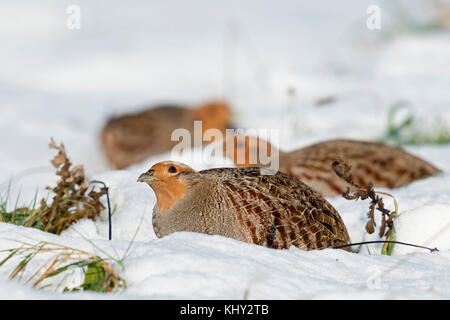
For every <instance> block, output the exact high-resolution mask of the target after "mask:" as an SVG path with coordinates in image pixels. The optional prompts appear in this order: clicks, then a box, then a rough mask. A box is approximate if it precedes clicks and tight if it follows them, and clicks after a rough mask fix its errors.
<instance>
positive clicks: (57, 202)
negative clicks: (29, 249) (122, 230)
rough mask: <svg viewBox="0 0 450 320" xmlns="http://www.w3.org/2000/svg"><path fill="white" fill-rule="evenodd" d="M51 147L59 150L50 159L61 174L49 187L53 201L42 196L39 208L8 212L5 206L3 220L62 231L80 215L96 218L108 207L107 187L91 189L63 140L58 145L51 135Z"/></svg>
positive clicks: (1, 219)
mask: <svg viewBox="0 0 450 320" xmlns="http://www.w3.org/2000/svg"><path fill="white" fill-rule="evenodd" d="M49 147H50V148H51V149H55V150H58V154H57V155H56V156H55V157H54V158H53V159H52V160H51V163H52V165H53V166H54V167H55V169H56V175H57V176H59V177H60V178H59V180H58V181H57V184H56V186H55V187H53V188H52V187H47V188H46V189H47V190H49V191H51V192H52V193H53V194H54V196H53V201H52V202H51V203H50V204H49V203H47V201H46V200H45V199H42V200H41V201H40V206H39V207H38V208H35V205H33V208H31V209H30V208H28V207H21V208H17V209H15V210H14V211H13V212H5V210H6V208H5V209H4V210H2V214H1V215H0V221H3V222H9V223H14V224H17V225H23V226H26V227H32V228H37V229H40V230H43V231H46V232H50V233H55V234H60V233H61V231H63V230H65V229H67V228H68V227H69V226H70V225H71V224H73V223H74V222H77V221H79V220H80V219H86V218H87V219H92V220H96V219H97V217H98V215H99V214H100V212H101V211H102V210H103V209H105V207H104V206H103V204H102V202H101V201H100V198H101V196H103V195H104V194H105V193H106V190H105V188H101V189H100V190H99V191H95V190H94V189H92V188H91V191H89V186H90V182H89V180H88V179H87V178H86V176H85V173H84V168H83V166H81V165H78V166H72V163H71V162H70V160H69V158H68V156H67V153H66V149H65V147H64V144H62V143H61V144H60V145H59V146H58V145H57V144H56V143H55V141H54V140H53V139H51V141H50V144H49ZM88 191H89V192H88Z"/></svg>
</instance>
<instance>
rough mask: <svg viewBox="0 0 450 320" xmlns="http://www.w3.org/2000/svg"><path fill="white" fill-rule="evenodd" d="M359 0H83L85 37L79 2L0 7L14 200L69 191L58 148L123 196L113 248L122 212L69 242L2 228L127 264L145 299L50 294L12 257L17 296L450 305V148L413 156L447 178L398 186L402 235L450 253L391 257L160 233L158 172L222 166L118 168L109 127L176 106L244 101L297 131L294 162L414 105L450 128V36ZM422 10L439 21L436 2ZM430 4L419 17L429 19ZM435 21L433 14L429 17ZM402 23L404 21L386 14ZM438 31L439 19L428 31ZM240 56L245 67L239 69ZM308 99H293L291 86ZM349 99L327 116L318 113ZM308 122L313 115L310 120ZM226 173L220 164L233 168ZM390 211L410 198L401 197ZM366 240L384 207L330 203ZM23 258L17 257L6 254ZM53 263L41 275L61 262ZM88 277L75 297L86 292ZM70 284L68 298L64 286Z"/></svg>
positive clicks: (283, 138)
mask: <svg viewBox="0 0 450 320" xmlns="http://www.w3.org/2000/svg"><path fill="white" fill-rule="evenodd" d="M373 2H374V1H361V0H352V1H346V2H345V3H341V4H339V5H336V4H333V5H332V6H331V7H326V6H320V5H318V4H313V3H311V2H310V1H277V2H267V3H264V5H262V4H261V3H259V2H258V3H256V2H255V1H227V2H222V3H214V4H213V3H212V2H211V1H206V0H203V1H190V2H183V1H165V2H156V1H135V2H134V3H133V5H132V6H131V5H129V4H127V3H126V2H123V1H108V3H106V2H93V1H87V0H84V1H77V4H78V5H79V6H80V8H81V18H82V27H81V29H80V30H68V29H67V28H66V18H67V13H66V9H67V7H68V6H69V5H70V4H73V3H72V2H69V1H59V2H58V3H57V4H56V3H55V2H54V1H50V0H48V1H43V0H40V1H33V2H32V3H30V2H29V1H25V0H17V1H14V2H11V1H10V2H2V3H0V21H2V28H0V41H1V43H2V50H0V61H2V66H1V68H0V128H1V131H2V139H1V140H0V147H1V150H2V152H1V153H0V177H2V181H0V192H1V193H2V194H4V193H5V192H6V190H7V189H8V186H10V188H11V192H10V199H11V200H10V203H9V206H10V208H12V207H14V205H15V200H16V198H18V199H19V200H18V204H19V205H21V204H24V205H27V204H29V203H30V202H31V200H32V199H33V197H34V195H35V193H36V191H37V194H38V199H40V198H41V197H46V196H47V194H48V193H47V191H46V190H45V189H44V188H45V186H47V185H53V184H54V183H55V181H56V177H55V175H54V171H53V169H52V167H51V166H50V164H49V160H50V159H51V158H52V157H53V156H54V154H55V152H54V150H50V149H48V148H47V145H48V142H49V140H50V137H54V139H55V140H56V142H57V143H59V142H61V141H62V142H64V144H65V146H66V149H67V151H68V154H69V156H70V158H71V160H72V162H73V163H75V164H83V165H84V167H85V169H86V172H87V174H88V175H89V177H90V178H91V179H98V180H102V181H104V182H105V183H106V184H107V185H108V186H109V187H110V196H111V202H112V205H113V206H114V207H116V211H115V214H114V216H113V232H112V234H113V240H112V241H108V240H107V236H108V219H107V213H106V212H102V214H101V217H100V219H99V220H97V221H96V222H93V221H90V220H84V221H80V222H78V223H76V224H74V225H73V226H72V227H71V228H69V229H68V230H66V231H64V232H63V234H61V235H60V236H56V235H52V234H47V233H44V232H41V231H38V230H34V229H29V228H24V227H18V226H13V225H10V224H5V223H0V250H4V249H9V248H14V247H17V246H19V245H20V243H18V242H17V241H27V242H30V243H36V242H38V241H49V242H54V243H59V244H64V245H67V246H71V247H74V248H79V249H83V250H87V251H90V252H93V253H96V254H99V255H101V256H105V255H106V253H107V254H109V255H111V256H113V257H116V258H121V257H123V255H124V254H125V252H127V248H128V247H129V246H130V241H131V240H132V239H133V238H134V241H133V243H132V245H131V249H130V250H129V251H128V255H127V257H126V258H125V259H124V268H123V269H122V268H121V267H120V266H118V265H117V266H116V268H117V270H118V271H119V272H120V275H121V277H122V278H123V279H125V281H126V284H127V287H126V289H125V290H123V291H120V293H117V294H97V293H92V292H81V293H71V294H61V293H59V292H58V290H56V287H57V284H58V283H60V282H61V281H62V279H61V278H58V277H55V278H54V279H53V280H52V281H53V282H51V284H53V285H52V286H50V287H47V288H46V289H43V290H37V289H33V288H31V287H30V285H29V284H25V283H24V281H20V282H19V281H16V280H13V281H10V280H8V275H9V273H10V272H11V271H12V269H13V268H14V266H15V264H14V261H16V262H17V260H12V261H9V262H7V263H6V264H5V265H4V266H2V267H1V268H0V298H1V299H242V298H244V297H248V298H249V299H339V298H342V299H417V298H420V299H449V298H450V272H449V271H448V270H449V265H450V175H449V172H450V157H449V155H450V145H449V144H446V145H421V146H406V149H407V150H408V151H410V152H412V153H414V154H416V155H418V156H420V157H422V158H424V159H426V160H428V161H431V162H433V163H434V164H435V165H436V166H438V167H440V168H441V169H442V170H443V173H442V174H441V175H439V176H436V177H432V178H429V179H425V180H422V181H417V182H415V183H413V184H411V185H409V186H407V187H404V188H401V189H397V190H384V191H387V192H390V193H391V194H393V195H394V196H395V198H396V199H397V201H398V204H399V210H400V215H399V217H398V219H396V221H395V227H396V231H397V240H399V241H404V242H410V243H415V244H421V245H426V246H429V247H437V248H438V249H439V250H440V251H439V252H433V253H428V252H427V251H426V250H422V249H414V248H411V247H405V246H400V245H397V246H395V249H394V252H393V256H383V255H381V254H380V246H379V245H370V246H365V247H363V248H362V249H361V252H360V253H359V254H352V253H348V252H344V251H341V250H332V249H327V250H322V251H314V252H305V251H301V250H299V249H297V248H291V249H289V250H273V249H268V248H263V247H259V246H256V245H250V244H247V243H241V242H238V241H235V240H233V239H227V238H223V237H218V236H207V235H202V234H194V233H176V234H173V235H170V236H168V237H165V238H162V239H157V238H156V236H155V234H154V232H153V228H152V224H151V213H152V209H153V206H154V204H155V196H154V194H153V192H152V190H151V189H150V188H149V187H148V186H146V185H144V184H140V183H137V182H136V180H137V177H138V176H139V174H140V173H142V172H143V171H144V170H147V169H148V168H149V167H150V166H151V165H152V164H153V163H155V162H157V161H161V160H167V159H172V160H178V161H183V162H185V163H187V164H188V165H191V166H192V167H194V168H196V169H203V168H209V167H212V166H213V165H212V164H211V163H204V162H202V161H201V159H202V150H195V153H194V156H193V157H192V158H189V159H188V158H186V159H184V158H183V159H176V158H171V155H170V154H169V153H168V154H163V155H158V156H156V157H152V158H150V159H148V160H146V161H145V162H144V163H142V164H137V165H134V166H132V167H131V168H129V169H128V170H122V171H112V170H110V168H109V167H108V164H107V162H106V161H105V159H104V157H103V155H102V153H101V149H100V146H99V139H98V133H99V130H100V128H101V126H102V124H103V123H104V122H105V121H106V119H107V118H108V117H110V116H112V115H114V114H119V113H121V112H125V111H132V110H137V109H140V108H142V107H143V106H145V105H151V104H152V103H159V102H164V101H169V102H172V101H174V102H182V103H186V104H196V103H199V102H202V101H204V100H207V99H210V98H217V97H219V98H220V97H226V98H227V99H228V100H229V101H230V102H231V104H232V106H233V108H234V113H235V114H234V121H235V123H236V124H237V125H238V126H242V127H243V128H260V129H272V128H282V130H281V131H280V139H279V141H272V142H273V143H274V144H275V145H278V146H279V147H280V148H282V149H284V150H292V149H295V148H298V147H301V146H304V145H307V144H309V143H312V142H315V141H319V140H322V139H326V138H336V137H350V138H360V139H376V138H378V137H380V136H381V135H382V134H383V133H384V131H383V130H384V129H385V127H386V115H387V111H388V109H389V106H391V105H392V104H393V103H395V102H397V101H401V100H406V101H408V102H409V105H410V107H411V109H412V110H413V112H414V114H415V115H416V117H417V119H419V121H418V129H419V130H421V131H423V132H425V133H426V132H429V131H430V130H432V129H433V126H434V123H435V122H434V121H435V120H436V119H439V120H440V121H441V122H442V123H444V124H445V125H447V127H449V126H450V108H449V105H450V90H449V83H450V59H449V58H450V41H449V40H450V34H449V32H448V31H439V30H435V31H420V32H419V31H417V30H415V29H408V28H406V29H405V28H400V27H399V25H401V23H400V22H399V21H400V20H399V19H400V17H398V16H396V15H394V14H393V13H392V12H393V11H390V10H389V6H388V5H387V4H388V3H389V2H386V1H385V2H378V1H375V3H377V4H378V5H380V7H381V9H382V14H383V16H382V19H383V20H382V29H381V30H378V31H374V30H368V29H367V28H366V25H365V19H366V17H367V16H366V8H367V6H368V5H370V4H373ZM409 3H410V4H411V3H414V4H415V5H411V7H410V8H409V10H410V11H411V12H410V13H411V14H412V15H413V16H419V17H421V19H425V20H426V18H427V17H428V16H429V15H430V11H426V10H424V8H425V7H426V6H425V4H424V3H425V2H423V1H409ZM417 8H419V9H417ZM428 9H429V8H428ZM384 13H386V14H384ZM421 21H422V20H421ZM233 61H234V62H233ZM289 88H293V89H295V93H296V94H295V95H294V96H289V95H288V94H287V92H288V89H289ZM326 96H334V97H337V100H336V103H335V104H332V105H329V106H323V107H316V106H314V101H315V100H316V99H318V98H323V97H326ZM292 119H299V120H298V123H297V124H295V123H293V122H292ZM230 165H231V163H230V162H228V163H227V162H221V163H218V164H217V166H230ZM384 199H385V203H386V205H387V206H389V207H390V208H393V207H392V201H391V199H390V198H389V197H384ZM329 201H330V202H331V203H332V204H333V205H334V206H335V207H336V209H337V210H338V211H339V212H340V213H341V215H342V217H343V219H344V222H345V223H346V225H347V228H348V230H349V233H350V236H351V239H352V241H353V242H358V241H361V240H375V239H377V236H376V235H372V236H368V235H367V234H366V233H365V229H364V225H365V223H366V212H367V209H368V203H367V202H362V201H358V202H355V201H348V200H345V199H343V198H339V197H337V198H330V199H329ZM4 257H5V253H4V252H3V253H0V259H2V258H4ZM46 259H48V256H45V255H38V256H36V257H35V259H34V260H33V261H32V262H31V263H30V270H29V271H27V273H26V274H25V275H24V278H23V279H26V278H27V275H28V276H30V275H31V273H32V271H33V270H35V269H36V268H37V267H38V266H40V265H41V264H42V263H44V262H45V261H46ZM79 281H82V275H81V274H80V273H79V272H78V273H77V272H73V274H70V275H68V276H67V278H66V279H65V280H64V281H63V284H64V285H63V286H62V287H64V286H71V285H73V286H75V285H77V284H79ZM60 288H61V287H60Z"/></svg>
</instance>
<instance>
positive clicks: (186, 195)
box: [138, 161, 350, 250]
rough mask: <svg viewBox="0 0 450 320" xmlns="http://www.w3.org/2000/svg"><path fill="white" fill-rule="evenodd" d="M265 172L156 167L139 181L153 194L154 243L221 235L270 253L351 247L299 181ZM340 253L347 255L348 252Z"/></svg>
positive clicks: (325, 205)
mask: <svg viewBox="0 0 450 320" xmlns="http://www.w3.org/2000/svg"><path fill="white" fill-rule="evenodd" d="M265 171H266V169H264V168H241V169H239V168H215V169H209V170H203V171H198V172H197V171H195V170H194V169H192V168H190V167H188V166H186V165H184V164H181V163H178V162H173V161H165V162H159V163H157V164H155V165H153V166H152V167H151V168H150V170H148V171H147V172H145V173H143V174H142V175H140V176H139V178H138V181H139V182H145V183H147V184H148V185H149V186H150V187H151V188H152V189H153V191H154V192H155V194H156V198H157V202H156V205H155V208H154V209H153V228H154V230H155V233H156V235H157V236H158V237H164V236H166V235H169V234H171V233H173V232H177V231H190V232H198V233H205V234H211V235H220V236H225V237H229V238H233V239H237V240H240V241H244V242H248V243H253V244H257V245H261V246H266V247H270V248H275V249H286V248H289V247H290V246H291V245H293V246H296V247H298V248H300V249H304V250H312V249H323V248H330V247H331V248H333V247H337V246H340V245H344V244H347V243H349V242H350V238H349V235H348V233H347V229H346V227H345V225H344V222H343V221H342V219H341V217H340V216H339V214H338V212H337V211H336V210H335V209H334V208H333V206H331V204H330V203H329V202H327V200H325V199H324V198H323V197H322V196H320V195H319V194H317V193H316V192H314V191H313V190H312V189H311V188H309V187H308V186H307V185H305V184H304V183H302V182H301V181H299V180H297V179H295V178H294V177H291V176H289V175H287V174H284V173H281V172H272V174H270V173H268V172H265ZM345 250H348V249H347V248H346V249H345Z"/></svg>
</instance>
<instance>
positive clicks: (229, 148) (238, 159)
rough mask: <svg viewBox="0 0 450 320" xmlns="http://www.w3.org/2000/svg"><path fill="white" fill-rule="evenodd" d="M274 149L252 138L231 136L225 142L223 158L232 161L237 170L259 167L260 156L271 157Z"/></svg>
mask: <svg viewBox="0 0 450 320" xmlns="http://www.w3.org/2000/svg"><path fill="white" fill-rule="evenodd" d="M272 150H274V148H273V147H272V146H271V145H270V143H268V142H267V141H265V140H263V139H261V138H258V137H252V136H233V137H231V138H228V139H227V140H226V141H225V145H224V153H225V156H226V157H228V158H229V159H231V160H233V162H234V164H235V165H236V167H237V168H247V167H258V166H261V165H262V163H261V159H260V155H261V154H266V155H267V156H268V157H270V156H271V154H272Z"/></svg>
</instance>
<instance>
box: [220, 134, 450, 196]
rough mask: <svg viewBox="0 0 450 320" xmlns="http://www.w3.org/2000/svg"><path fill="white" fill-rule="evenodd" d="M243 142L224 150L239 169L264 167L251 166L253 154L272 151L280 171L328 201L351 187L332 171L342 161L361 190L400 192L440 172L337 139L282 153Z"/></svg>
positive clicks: (402, 154) (402, 155)
mask: <svg viewBox="0 0 450 320" xmlns="http://www.w3.org/2000/svg"><path fill="white" fill-rule="evenodd" d="M240 139H242V140H243V141H244V142H245V143H238V142H240V141H241V140H238V137H237V136H235V137H233V138H232V139H228V140H227V141H226V145H225V146H224V151H225V154H226V155H227V156H228V157H229V158H230V159H232V160H234V162H235V164H236V166H237V167H238V168H245V167H252V166H263V165H262V164H261V161H260V159H259V158H258V157H255V158H256V160H257V161H256V163H252V162H251V161H250V159H251V158H250V154H251V153H253V154H255V155H259V151H260V149H261V148H262V147H263V150H268V151H269V156H271V154H270V151H271V149H272V151H273V150H274V151H276V152H278V154H279V171H281V172H284V173H287V174H289V175H291V176H293V177H296V178H298V179H300V180H301V181H303V182H304V183H306V184H307V185H308V186H310V187H311V188H313V189H314V190H315V191H317V192H319V193H320V194H321V195H322V196H325V197H332V196H337V195H339V194H343V193H344V192H345V191H346V189H347V187H349V185H348V184H347V183H346V182H345V181H344V180H342V179H340V178H339V177H338V176H337V175H336V174H335V173H334V171H333V169H332V166H331V164H332V163H333V161H335V160H337V159H339V158H340V159H342V160H344V161H346V162H348V163H349V165H351V174H352V178H353V180H354V181H355V182H356V183H357V184H358V185H360V186H362V187H366V186H367V185H368V183H369V182H371V183H372V184H373V186H375V187H383V188H391V189H392V188H398V187H402V186H405V185H407V184H409V183H411V182H413V181H416V180H418V179H422V178H426V177H429V176H433V175H436V174H438V173H440V172H441V170H439V169H438V168H436V167H435V166H433V165H432V164H430V163H428V162H427V161H424V160H422V159H420V158H419V157H416V156H414V155H412V154H410V153H408V152H406V151H404V150H401V149H399V148H395V147H392V146H389V145H387V144H382V143H374V142H366V141H358V140H349V139H337V140H327V141H323V142H319V143H316V144H313V145H310V146H307V147H304V148H301V149H297V150H294V151H291V152H283V151H279V150H276V149H275V148H274V147H273V146H271V145H270V144H269V143H268V142H266V141H264V140H263V139H260V138H257V137H251V136H246V137H241V138H240ZM265 144H266V145H265ZM238 159H239V160H241V159H243V162H239V161H238Z"/></svg>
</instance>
